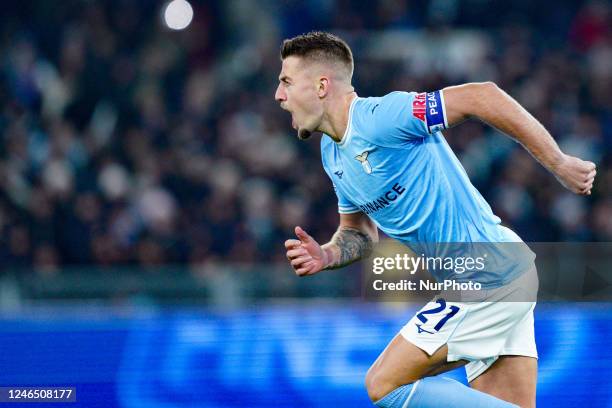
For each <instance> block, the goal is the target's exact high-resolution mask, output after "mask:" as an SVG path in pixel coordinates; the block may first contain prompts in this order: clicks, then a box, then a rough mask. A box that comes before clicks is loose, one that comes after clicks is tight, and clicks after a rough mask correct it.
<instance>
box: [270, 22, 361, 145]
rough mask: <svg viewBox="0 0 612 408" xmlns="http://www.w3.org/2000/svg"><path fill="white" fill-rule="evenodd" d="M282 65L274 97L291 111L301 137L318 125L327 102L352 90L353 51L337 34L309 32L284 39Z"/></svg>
mask: <svg viewBox="0 0 612 408" xmlns="http://www.w3.org/2000/svg"><path fill="white" fill-rule="evenodd" d="M280 57H281V61H282V69H281V73H280V75H279V78H278V79H279V85H278V87H277V88H276V94H275V95H274V97H275V98H276V100H277V101H278V102H280V104H281V107H282V108H283V109H285V110H288V111H289V112H291V116H292V124H293V127H294V128H295V129H297V131H298V137H299V138H300V139H306V138H307V137H309V136H310V134H311V133H312V132H314V131H315V130H317V129H318V128H319V125H320V124H321V121H322V119H323V115H324V114H325V109H326V106H327V105H328V103H329V102H331V101H333V100H334V98H335V97H336V96H337V95H340V94H343V93H346V91H347V90H351V91H352V86H351V78H352V76H353V54H352V52H351V49H350V48H349V46H348V45H347V44H346V42H344V41H343V40H341V39H340V38H338V37H336V36H335V35H332V34H329V33H323V32H310V33H308V34H302V35H298V36H297V37H294V38H291V39H287V40H285V41H283V44H282V46H281V51H280Z"/></svg>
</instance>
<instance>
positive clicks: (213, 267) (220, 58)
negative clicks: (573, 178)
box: [0, 0, 612, 407]
mask: <svg viewBox="0 0 612 408" xmlns="http://www.w3.org/2000/svg"><path fill="white" fill-rule="evenodd" d="M193 6H194V12H195V14H194V20H193V22H192V23H191V25H190V26H189V27H188V28H187V29H186V30H183V31H172V30H169V29H168V28H167V27H165V26H164V25H163V24H162V20H161V10H162V7H163V3H161V2H154V1H145V0H140V1H139V0H120V1H94V0H91V1H73V0H69V1H62V2H48V1H34V0H32V1H22V2H4V3H3V4H2V6H0V7H1V8H2V17H3V19H2V20H3V24H2V27H1V28H0V50H1V52H2V56H3V58H2V60H1V62H0V135H1V136H0V137H1V143H0V231H1V235H0V237H1V239H0V262H2V271H1V273H0V312H1V317H0V320H1V324H0V350H2V352H1V353H0V386H9V385H47V386H49V385H73V386H77V388H78V390H77V398H78V400H79V402H78V403H77V404H76V405H78V406H83V407H97V406H99V407H114V406H117V407H214V406H249V407H251V406H327V405H329V404H330V403H333V404H334V405H337V406H367V396H366V393H365V390H364V387H363V377H364V375H365V371H366V370H367V367H368V366H369V364H370V363H371V362H372V361H373V360H374V358H375V357H376V355H377V354H378V353H379V352H380V350H382V348H383V347H384V345H385V344H386V342H387V341H388V340H389V339H390V337H391V336H392V335H393V334H394V333H395V332H396V331H397V330H398V329H399V328H400V327H401V325H402V323H403V322H405V321H406V320H407V319H408V317H409V316H411V314H412V313H413V312H414V310H415V307H416V305H413V304H409V305H398V304H392V305H388V304H380V303H376V304H375V303H368V302H364V301H363V300H361V299H360V296H359V294H360V293H361V291H360V290H361V288H360V283H361V282H360V279H361V278H360V276H359V270H358V268H356V267H355V268H347V269H346V270H341V271H334V272H330V273H327V274H325V276H323V275H320V276H317V277H313V278H309V279H304V280H298V279H296V278H295V277H294V276H293V275H292V272H291V271H290V270H289V269H288V268H287V266H286V260H285V257H284V249H283V245H282V244H283V241H284V240H285V239H286V238H288V237H290V236H291V235H292V230H293V226H294V225H301V226H303V227H304V228H305V229H306V230H307V231H309V232H310V233H311V234H312V235H313V236H314V237H316V238H319V239H320V240H324V239H326V238H327V237H329V236H330V235H331V234H332V233H333V231H334V230H335V227H336V225H337V224H336V223H337V213H336V203H335V197H334V195H333V191H332V189H331V185H330V182H329V180H328V179H327V178H326V176H325V174H324V172H323V171H322V168H321V165H320V163H319V157H318V156H319V152H318V146H319V145H318V142H317V141H310V142H307V143H303V142H298V140H297V139H296V138H295V136H294V135H293V132H292V131H291V127H290V122H289V115H286V114H285V112H283V111H281V110H280V109H279V107H278V106H277V104H276V103H275V102H274V100H273V94H274V90H275V88H276V85H277V75H278V72H279V67H280V63H279V59H278V48H279V44H280V42H281V41H282V39H283V38H286V37H289V36H293V35H296V34H299V33H302V32H306V31H309V30H313V29H324V30H331V31H333V32H335V33H338V34H340V35H341V36H342V37H343V38H345V39H346V40H347V41H348V42H349V44H350V45H351V46H352V48H353V52H354V54H355V60H356V70H355V85H356V90H357V92H358V93H359V94H360V95H362V96H365V95H381V94H384V93H386V92H388V91H391V90H417V91H426V90H434V89H439V88H441V87H444V86H447V85H452V84H457V83H461V82H466V81H485V80H492V81H495V82H496V83H497V84H498V85H499V86H500V87H502V88H503V89H505V90H506V91H508V92H509V93H510V94H511V95H513V96H514V97H515V98H517V99H518V100H519V101H520V102H521V103H522V104H523V105H524V106H525V107H526V108H528V109H529V110H530V111H531V112H532V113H533V114H534V115H535V116H536V117H537V118H538V119H539V120H541V121H542V122H543V124H544V125H545V126H546V127H547V128H548V129H549V130H551V132H552V134H553V135H554V136H555V138H556V139H557V140H558V142H559V144H560V145H561V146H562V148H563V149H564V150H565V151H566V152H568V153H571V154H575V155H578V156H580V157H582V158H585V159H589V160H592V161H595V162H596V163H597V164H598V168H599V169H598V177H597V179H596V184H595V187H594V191H593V195H592V196H589V197H586V198H585V197H578V196H574V195H571V194H569V193H567V192H565V191H564V190H563V189H562V188H561V187H560V186H559V185H558V183H556V182H555V180H554V178H553V177H552V176H551V175H549V174H547V173H546V172H545V171H543V170H542V169H541V168H540V167H539V166H538V164H537V163H536V162H535V161H533V160H532V159H531V158H530V157H529V155H528V154H527V153H526V152H524V151H523V150H522V149H521V148H520V146H519V145H517V144H516V143H514V142H512V141H511V140H509V139H508V138H505V137H504V136H502V135H499V134H498V133H497V132H495V131H494V130H493V129H491V128H488V127H486V126H483V125H481V124H479V123H478V122H470V123H466V124H464V125H462V126H460V127H457V128H454V129H451V130H449V131H446V132H445V135H446V137H447V139H448V141H449V143H450V144H451V145H452V147H453V148H454V149H455V151H456V152H457V154H458V156H459V157H460V159H461V160H462V163H463V164H464V166H465V167H466V170H467V171H468V173H469V174H470V176H471V178H472V180H473V182H474V184H475V185H476V187H478V188H479V190H480V191H481V192H482V193H483V194H484V196H485V197H486V198H487V200H488V201H489V202H490V203H491V205H492V207H493V209H494V211H495V212H496V214H498V215H500V216H501V218H502V219H503V221H504V223H505V224H507V225H509V226H511V227H512V228H514V229H515V230H516V231H517V232H518V233H519V235H521V236H522V237H523V238H524V239H525V240H526V241H580V242H590V241H600V242H607V241H611V240H612V194H611V190H612V169H610V161H611V159H612V157H611V152H612V132H611V131H610V129H611V125H612V116H611V104H612V36H611V35H612V34H611V29H610V27H611V24H610V23H611V21H612V15H611V6H610V3H609V2H605V1H556V2H548V1H543V2H540V1H526V0H519V1H513V2H506V1H501V0H498V1H485V0H432V1H429V2H416V1H379V2H351V1H346V0H337V1H334V0H311V1H304V2H300V1H292V0H287V1H272V0H265V1H257V2H256V1H246V0H244V1H241V0H233V1H219V2H212V1H207V2H204V1H201V2H195V1H194V2H193ZM609 312H610V307H609V304H607V303H603V304H602V303H599V304H592V303H591V304H589V303H581V304H561V303H554V304H547V305H541V306H540V307H539V308H538V309H537V310H536V320H537V322H536V329H537V335H538V346H539V349H540V353H541V360H540V368H541V369H540V377H539V385H538V386H539V397H538V398H539V399H538V403H539V406H551V407H552V406H555V407H556V406H579V405H580V406H599V407H601V406H612V387H611V386H610V385H609V381H607V378H609V377H610V375H611V374H612V373H611V371H612V369H610V368H609V366H610V361H612V352H610V351H609V347H607V341H606V340H607V339H608V338H609V337H610V335H611V334H612V317H610V313H609ZM450 375H454V376H456V377H457V378H461V376H462V372H461V370H459V371H456V372H453V373H452V374H450ZM12 406H15V405H12ZM54 406H56V405H54ZM69 406H75V404H70V405H69Z"/></svg>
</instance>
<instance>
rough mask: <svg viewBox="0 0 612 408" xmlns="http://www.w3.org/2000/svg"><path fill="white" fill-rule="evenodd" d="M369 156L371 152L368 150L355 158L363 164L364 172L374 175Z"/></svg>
mask: <svg viewBox="0 0 612 408" xmlns="http://www.w3.org/2000/svg"><path fill="white" fill-rule="evenodd" d="M369 154H370V152H368V151H367V150H366V151H365V152H363V153H361V154H358V155H357V156H355V160H357V161H358V162H359V163H361V166H362V167H363V171H365V172H366V173H367V174H371V173H372V166H371V165H370V162H369V161H368V155H369Z"/></svg>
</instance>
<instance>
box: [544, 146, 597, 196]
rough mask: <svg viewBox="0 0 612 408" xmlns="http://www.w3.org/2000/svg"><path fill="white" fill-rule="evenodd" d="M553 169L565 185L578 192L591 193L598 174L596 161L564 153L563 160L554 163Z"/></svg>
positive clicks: (581, 193) (582, 193)
mask: <svg viewBox="0 0 612 408" xmlns="http://www.w3.org/2000/svg"><path fill="white" fill-rule="evenodd" d="M551 170H552V172H553V173H554V175H555V177H557V180H559V182H560V183H561V184H562V185H563V187H565V188H567V189H568V190H570V191H572V192H574V193H576V194H580V195H591V189H592V188H593V180H595V175H596V174H597V171H596V170H595V163H593V162H590V161H584V160H580V159H579V158H577V157H573V156H569V155H564V157H563V159H562V160H561V162H559V163H558V164H555V165H553V166H552V167H551Z"/></svg>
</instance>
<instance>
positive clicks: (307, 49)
mask: <svg viewBox="0 0 612 408" xmlns="http://www.w3.org/2000/svg"><path fill="white" fill-rule="evenodd" d="M292 55H295V56H298V57H303V58H307V59H311V60H313V61H317V62H325V61H329V60H335V61H337V62H340V63H341V64H342V65H344V66H345V67H346V68H347V71H348V74H349V79H350V78H351V77H352V76H353V53H352V52H351V48H350V47H349V46H348V44H347V43H346V42H345V41H344V40H342V39H341V38H339V37H337V36H335V35H333V34H330V33H325V32H322V31H311V32H309V33H307V34H301V35H298V36H296V37H293V38H289V39H286V40H284V41H283V45H282V46H281V51H280V57H281V60H284V59H285V58H287V57H290V56H292Z"/></svg>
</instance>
